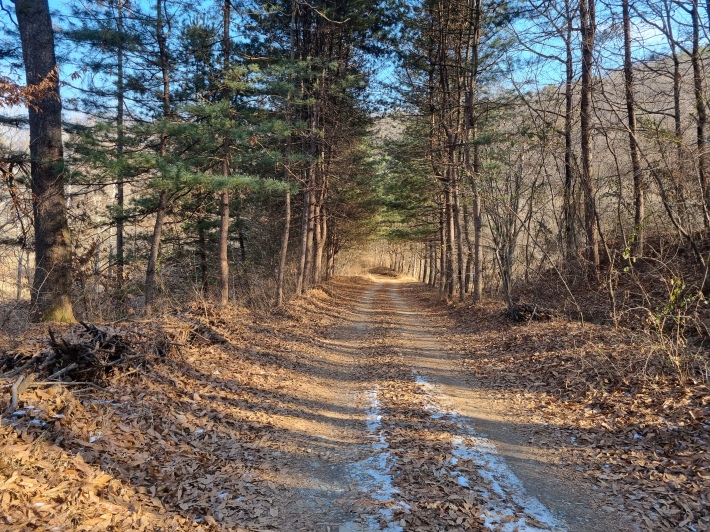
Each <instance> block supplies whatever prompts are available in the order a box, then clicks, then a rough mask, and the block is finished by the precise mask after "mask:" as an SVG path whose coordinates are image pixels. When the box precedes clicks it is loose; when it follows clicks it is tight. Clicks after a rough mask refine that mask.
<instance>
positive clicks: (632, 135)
mask: <svg viewBox="0 0 710 532" xmlns="http://www.w3.org/2000/svg"><path fill="white" fill-rule="evenodd" d="M622 16H623V19H624V86H625V87H624V88H625V94H626V113H627V116H628V127H629V153H630V155H631V171H632V172H633V179H634V232H635V239H634V244H633V249H634V255H636V256H641V255H643V250H644V235H645V231H644V227H643V223H644V220H643V219H644V208H645V201H644V190H643V175H642V173H641V156H640V153H639V146H638V142H637V140H636V105H635V102H634V87H633V84H634V75H633V64H632V62H631V16H630V14H629V0H622Z"/></svg>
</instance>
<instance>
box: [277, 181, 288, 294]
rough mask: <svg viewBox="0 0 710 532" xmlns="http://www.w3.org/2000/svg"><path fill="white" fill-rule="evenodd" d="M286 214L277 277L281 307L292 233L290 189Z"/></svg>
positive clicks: (285, 208) (286, 203) (286, 200)
mask: <svg viewBox="0 0 710 532" xmlns="http://www.w3.org/2000/svg"><path fill="white" fill-rule="evenodd" d="M284 214H285V216H284V230H283V231H284V232H283V235H282V236H281V249H280V251H279V270H278V273H277V276H276V305H278V306H279V307H280V306H281V305H283V302H284V276H285V272H286V257H287V254H288V238H289V233H290V231H291V191H290V190H289V189H286V196H285V201H284Z"/></svg>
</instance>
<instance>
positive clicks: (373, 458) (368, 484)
mask: <svg viewBox="0 0 710 532" xmlns="http://www.w3.org/2000/svg"><path fill="white" fill-rule="evenodd" d="M378 393H379V390H378V389H377V388H375V389H374V390H368V391H367V392H365V399H366V400H367V404H368V406H367V408H366V409H365V416H366V417H365V423H366V426H367V432H368V435H369V437H370V438H371V439H372V443H371V444H370V447H371V451H372V452H371V453H370V456H369V457H368V458H366V459H365V460H360V461H359V462H355V463H354V464H353V465H352V468H353V474H352V476H353V477H354V478H355V479H356V481H357V482H358V483H360V484H361V486H359V487H360V488H361V489H362V491H368V492H369V495H370V497H371V498H372V499H374V500H376V501H380V502H382V503H387V502H388V501H389V502H390V506H389V507H387V508H380V510H379V512H378V514H379V515H374V516H373V515H371V516H368V517H367V518H366V520H365V523H364V525H365V527H366V530H383V531H385V532H402V531H403V530H404V529H403V528H402V527H401V526H400V525H399V523H392V521H393V520H394V508H396V507H397V506H400V507H402V508H403V509H404V510H405V511H406V510H407V509H408V505H407V504H406V503H405V502H403V501H399V502H398V501H396V499H395V496H396V495H397V494H398V493H399V490H398V489H397V488H395V487H394V485H393V484H392V474H390V469H391V463H392V461H393V460H394V458H393V456H392V453H391V452H390V451H389V444H388V443H387V437H386V435H385V433H384V431H383V430H382V412H381V410H380V401H379V399H378ZM382 519H384V520H385V521H387V523H388V525H387V527H385V528H380V522H381V520H382ZM361 526H362V525H360V524H358V523H354V522H351V523H346V524H345V525H343V526H341V527H340V529H341V530H342V531H348V532H350V531H357V530H361V528H360V527H361Z"/></svg>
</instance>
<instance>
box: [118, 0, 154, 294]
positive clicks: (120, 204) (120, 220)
mask: <svg viewBox="0 0 710 532" xmlns="http://www.w3.org/2000/svg"><path fill="white" fill-rule="evenodd" d="M123 2H124V0H118V5H117V6H116V7H117V10H118V23H117V29H118V33H119V44H118V51H117V54H116V55H117V57H116V63H117V64H116V159H117V160H118V162H119V164H118V175H117V176H116V207H117V209H118V217H117V218H116V284H117V285H118V288H119V289H120V288H121V286H122V285H123V275H124V274H123V265H124V263H125V253H124V246H123V208H124V194H123V164H121V161H122V159H123V148H124V146H123V145H124V131H123V108H124V86H123V85H124V84H123V81H124V76H123V41H122V39H123V37H122V33H123V7H124V4H123ZM158 9H160V6H158Z"/></svg>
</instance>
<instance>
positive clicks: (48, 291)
mask: <svg viewBox="0 0 710 532" xmlns="http://www.w3.org/2000/svg"><path fill="white" fill-rule="evenodd" d="M15 13H16V16H17V23H18V26H19V29H20V39H21V41H22V57H23V59H24V63H25V76H26V80H27V85H28V86H32V85H44V86H45V88H44V90H43V91H42V92H41V94H40V95H39V96H38V97H37V98H36V100H34V101H33V102H32V104H33V105H31V106H30V107H29V124H30V159H31V170H30V171H31V176H32V211H33V214H34V228H35V264H36V266H35V275H34V280H33V283H32V319H33V320H34V321H62V322H73V321H75V319H74V312H73V309H72V301H71V289H72V281H73V279H72V247H71V235H70V234H69V224H68V222H67V211H66V209H67V206H66V196H65V192H64V148H63V145H62V102H61V99H60V97H59V72H58V67H57V61H56V58H55V55H54V30H53V29H52V20H51V18H50V14H49V6H48V5H47V1H46V0H16V2H15Z"/></svg>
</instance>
